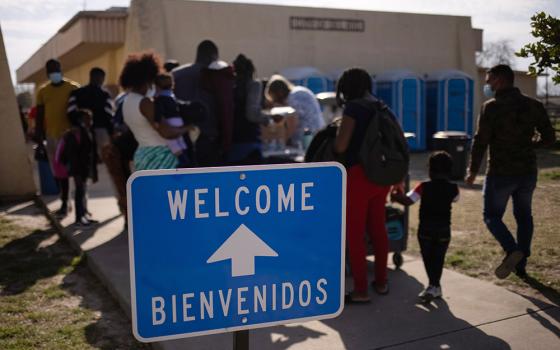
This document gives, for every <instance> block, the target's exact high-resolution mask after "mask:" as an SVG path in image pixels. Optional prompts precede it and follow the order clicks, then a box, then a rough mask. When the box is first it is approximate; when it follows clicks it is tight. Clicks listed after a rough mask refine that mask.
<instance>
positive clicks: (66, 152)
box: [55, 109, 96, 226]
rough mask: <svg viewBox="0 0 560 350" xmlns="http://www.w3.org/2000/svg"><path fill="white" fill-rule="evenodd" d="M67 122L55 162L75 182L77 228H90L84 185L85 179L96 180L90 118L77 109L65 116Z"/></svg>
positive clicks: (83, 110)
mask: <svg viewBox="0 0 560 350" xmlns="http://www.w3.org/2000/svg"><path fill="white" fill-rule="evenodd" d="M68 119H69V120H70V125H71V127H70V129H69V130H68V131H66V132H65V133H64V136H63V137H62V139H61V140H60V143H59V144H58V147H57V151H56V157H55V162H56V164H57V166H58V167H63V168H64V169H65V170H66V172H67V174H68V176H69V177H72V178H74V186H75V197H74V204H75V206H76V222H75V223H76V225H77V226H89V225H90V224H92V223H94V222H95V221H92V220H90V219H88V218H87V216H86V214H87V208H86V183H87V179H88V178H95V176H94V175H93V174H94V173H95V170H96V169H95V167H96V161H95V157H94V152H95V148H94V143H93V141H92V137H91V135H90V133H89V130H90V129H91V125H92V115H91V112H90V111H89V110H86V109H77V110H74V111H72V112H70V113H69V114H68Z"/></svg>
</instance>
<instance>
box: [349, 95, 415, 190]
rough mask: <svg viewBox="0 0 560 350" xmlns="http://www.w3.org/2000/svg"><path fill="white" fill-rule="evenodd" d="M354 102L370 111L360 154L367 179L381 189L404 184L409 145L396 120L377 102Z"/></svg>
mask: <svg viewBox="0 0 560 350" xmlns="http://www.w3.org/2000/svg"><path fill="white" fill-rule="evenodd" d="M357 103H359V104H361V105H362V106H364V107H366V108H367V109H368V110H369V111H371V118H370V122H369V125H368V126H367V130H366V133H365V136H364V139H363V141H362V145H361V147H360V153H359V160H360V163H361V164H362V165H363V167H364V169H365V173H366V176H367V178H368V179H369V180H370V181H372V182H374V183H376V184H378V185H382V186H389V185H395V184H397V183H399V182H401V181H403V180H404V179H405V177H406V176H407V174H408V165H409V158H410V157H409V150H408V144H407V142H406V138H405V136H404V133H403V131H402V129H401V127H400V125H399V123H398V122H397V118H396V117H395V115H394V114H393V113H392V112H391V110H390V109H389V108H388V107H387V105H385V104H384V103H383V102H381V101H379V100H370V99H362V100H359V101H357Z"/></svg>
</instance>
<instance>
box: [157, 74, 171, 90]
mask: <svg viewBox="0 0 560 350" xmlns="http://www.w3.org/2000/svg"><path fill="white" fill-rule="evenodd" d="M155 84H156V86H157V87H159V88H160V89H171V87H172V86H173V76H172V75H171V74H169V73H159V74H158V75H157V76H156V80H155Z"/></svg>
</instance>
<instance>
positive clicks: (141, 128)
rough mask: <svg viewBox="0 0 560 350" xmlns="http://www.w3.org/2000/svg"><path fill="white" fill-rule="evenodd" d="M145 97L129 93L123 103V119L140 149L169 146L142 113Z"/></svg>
mask: <svg viewBox="0 0 560 350" xmlns="http://www.w3.org/2000/svg"><path fill="white" fill-rule="evenodd" d="M144 97H145V96H143V95H140V94H137V93H135V92H129V93H128V95H126V97H125V99H124V102H123V109H122V111H123V119H124V122H125V123H126V125H128V127H129V128H130V131H132V133H133V134H134V137H135V138H136V141H138V147H150V146H167V143H166V140H165V139H164V138H163V137H162V136H161V135H160V134H158V132H157V131H156V130H155V129H154V128H153V127H152V125H151V124H150V122H149V121H148V119H146V117H145V116H144V115H143V114H142V112H140V102H141V101H142V99H143V98H144Z"/></svg>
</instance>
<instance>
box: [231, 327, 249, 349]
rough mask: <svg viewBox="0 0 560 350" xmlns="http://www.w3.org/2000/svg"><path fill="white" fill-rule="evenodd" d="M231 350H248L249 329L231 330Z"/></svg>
mask: <svg viewBox="0 0 560 350" xmlns="http://www.w3.org/2000/svg"><path fill="white" fill-rule="evenodd" d="M233 350H249V330H244V331H236V332H233Z"/></svg>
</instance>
